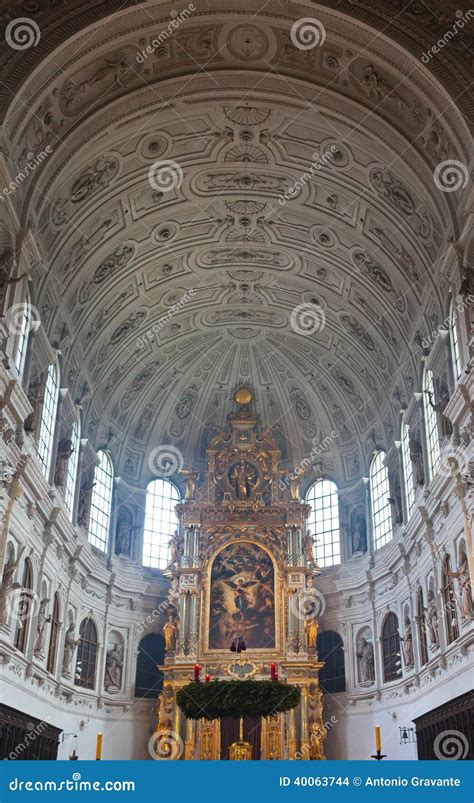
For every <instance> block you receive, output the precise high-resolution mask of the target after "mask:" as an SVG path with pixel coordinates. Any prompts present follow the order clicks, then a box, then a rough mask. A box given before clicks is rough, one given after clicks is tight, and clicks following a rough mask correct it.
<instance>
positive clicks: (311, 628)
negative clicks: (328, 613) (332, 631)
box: [304, 615, 318, 650]
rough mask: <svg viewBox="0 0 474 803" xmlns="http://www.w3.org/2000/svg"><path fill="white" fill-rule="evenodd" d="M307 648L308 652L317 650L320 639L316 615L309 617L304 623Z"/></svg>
mask: <svg viewBox="0 0 474 803" xmlns="http://www.w3.org/2000/svg"><path fill="white" fill-rule="evenodd" d="M304 632H305V636H306V646H307V648H308V650H315V649H316V645H317V639H318V623H317V621H316V619H315V617H314V615H311V616H308V617H307V618H306V619H305V623H304Z"/></svg>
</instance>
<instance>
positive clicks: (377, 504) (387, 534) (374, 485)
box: [369, 450, 393, 549]
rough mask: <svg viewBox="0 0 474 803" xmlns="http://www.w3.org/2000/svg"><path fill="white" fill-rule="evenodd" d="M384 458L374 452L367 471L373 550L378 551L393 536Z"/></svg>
mask: <svg viewBox="0 0 474 803" xmlns="http://www.w3.org/2000/svg"><path fill="white" fill-rule="evenodd" d="M385 457H386V455H385V452H384V451H382V450H380V451H378V452H376V453H375V454H374V456H373V458H372V461H371V463H370V470H369V482H370V505H371V512H372V531H373V538H374V546H375V549H380V547H382V546H385V544H388V542H389V541H391V539H392V536H393V529H392V508H391V503H390V499H391V496H390V483H389V479H388V469H387V467H386V465H385Z"/></svg>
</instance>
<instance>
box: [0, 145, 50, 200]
mask: <svg viewBox="0 0 474 803" xmlns="http://www.w3.org/2000/svg"><path fill="white" fill-rule="evenodd" d="M52 152H53V149H52V147H51V145H46V148H45V149H44V151H40V152H39V153H38V154H34V153H31V152H30V153H28V154H27V158H28V161H27V163H26V165H25V166H24V167H22V169H21V170H20V172H19V173H17V175H16V176H15V177H14V178H13V179H12V180H11V181H10V183H9V184H8V186H7V187H4V188H3V189H2V191H1V192H0V201H4V200H5V198H6V197H7V196H8V195H15V193H16V191H17V190H18V187H20V186H21V184H23V182H24V181H25V179H27V178H28V176H30V175H31V173H33V172H34V170H36V168H37V167H38V166H39V165H40V164H41V163H42V162H44V160H45V159H46V157H47V156H49V154H50V153H52Z"/></svg>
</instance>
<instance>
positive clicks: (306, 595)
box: [290, 588, 326, 621]
mask: <svg viewBox="0 0 474 803" xmlns="http://www.w3.org/2000/svg"><path fill="white" fill-rule="evenodd" d="M290 610H291V612H292V614H293V616H294V617H295V618H296V619H299V620H301V621H306V620H307V619H320V618H321V616H323V615H324V611H325V610H326V599H325V597H324V594H322V593H321V591H318V589H317V588H304V589H301V590H300V591H297V592H296V594H293V596H292V597H291V600H290Z"/></svg>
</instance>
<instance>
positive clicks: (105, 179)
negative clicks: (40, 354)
mask: <svg viewBox="0 0 474 803" xmlns="http://www.w3.org/2000/svg"><path fill="white" fill-rule="evenodd" d="M118 169H119V163H118V159H116V158H115V157H114V156H108V157H101V158H100V159H98V160H97V162H95V163H94V164H93V165H92V167H89V168H88V169H87V170H85V171H84V173H82V174H81V175H80V176H79V178H78V179H76V181H75V182H74V184H73V185H72V187H71V194H70V198H71V201H72V202H73V203H79V202H80V201H84V200H85V199H86V198H89V196H91V195H93V194H94V193H95V192H96V191H97V190H99V189H103V188H104V187H107V186H108V185H109V184H110V182H111V181H112V179H114V178H115V176H116V175H117V173H118Z"/></svg>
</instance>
